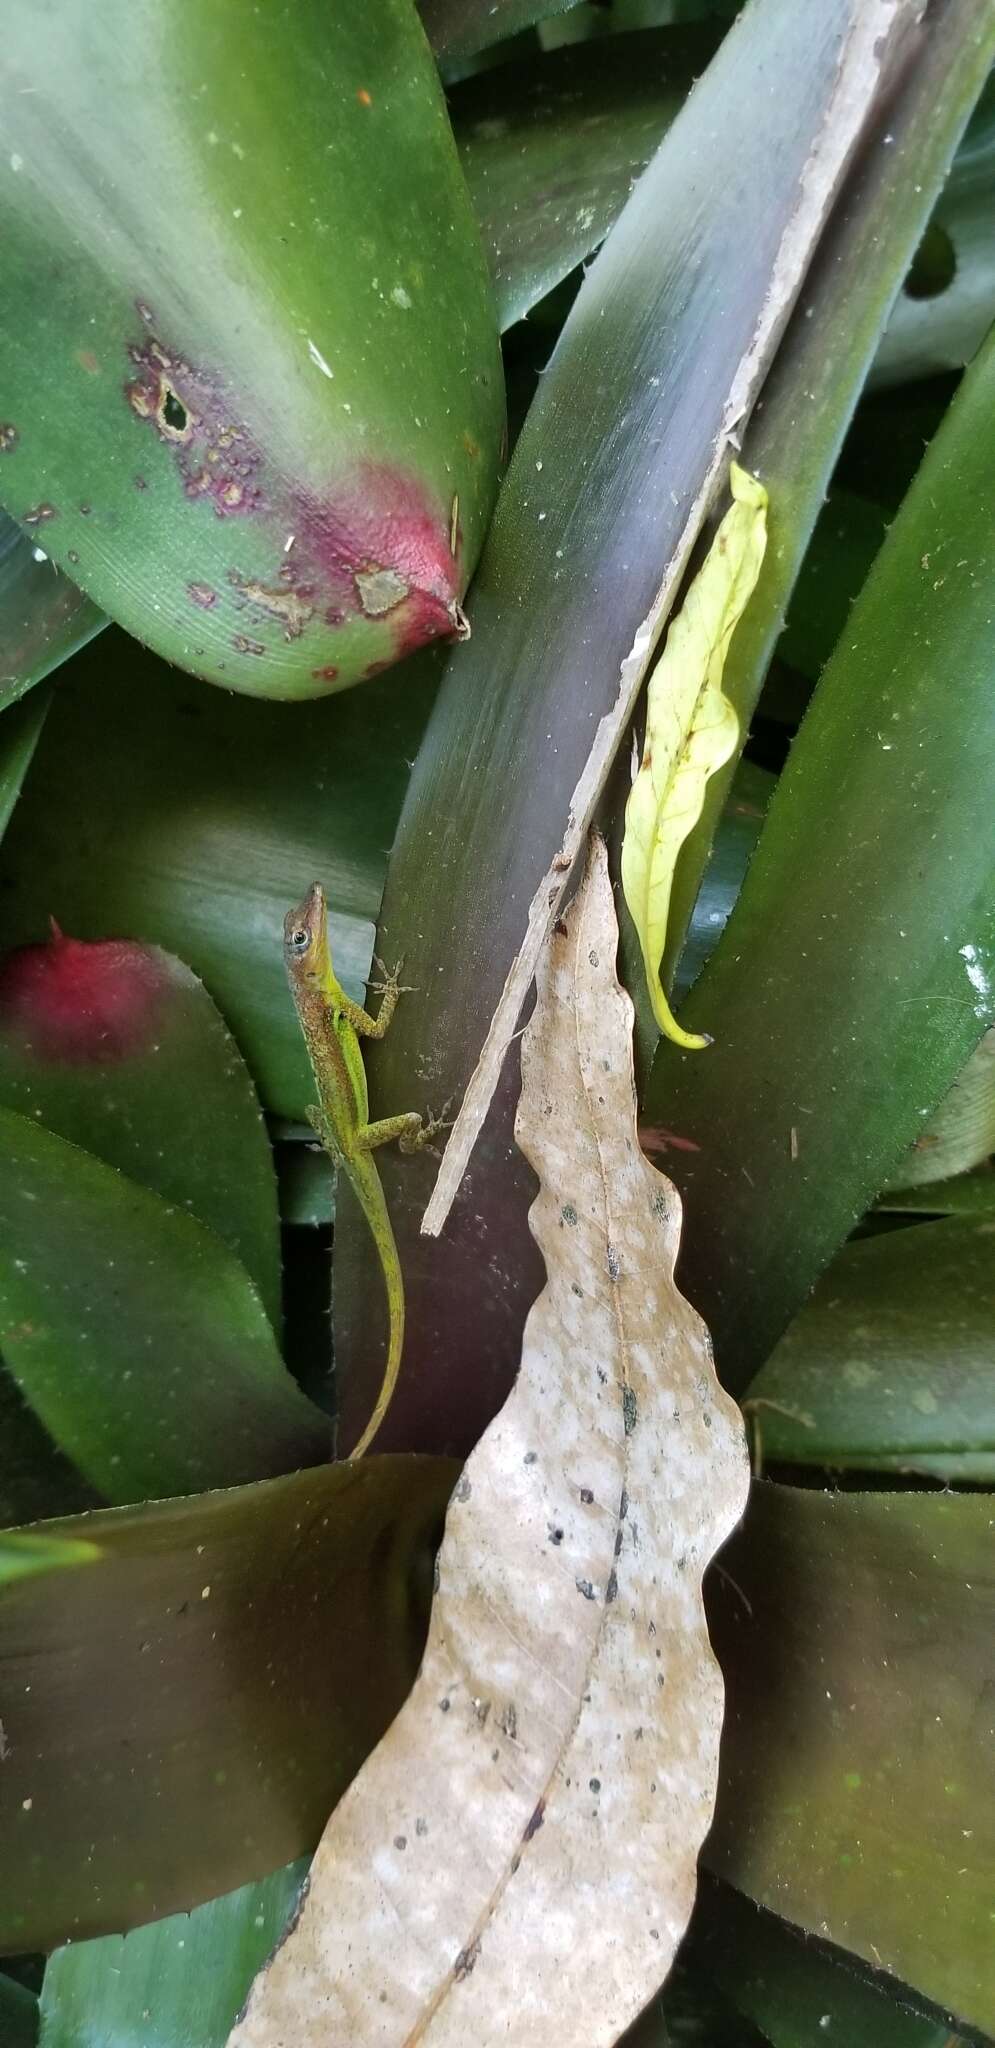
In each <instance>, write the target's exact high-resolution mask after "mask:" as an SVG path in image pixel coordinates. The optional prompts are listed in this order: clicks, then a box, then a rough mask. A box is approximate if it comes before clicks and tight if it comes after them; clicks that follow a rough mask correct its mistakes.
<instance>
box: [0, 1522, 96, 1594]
mask: <svg viewBox="0 0 995 2048" xmlns="http://www.w3.org/2000/svg"><path fill="white" fill-rule="evenodd" d="M99 1556H100V1550H99V1548H98V1546H97V1544H96V1543H88V1542H84V1541H83V1540H82V1539H77V1538H75V1537H70V1536H49V1535H46V1534H45V1533H44V1531H38V1530H34V1529H6V1530H5V1531H4V1533H3V1535H2V1536H0V1586H6V1585H8V1584H9V1582H10V1581H11V1580H12V1579H30V1578H33V1577H34V1576H35V1573H36V1572H53V1571H63V1570H65V1568H66V1566H67V1565H74V1564H92V1563H93V1562H94V1560H95V1559H96V1558H98V1557H99Z"/></svg>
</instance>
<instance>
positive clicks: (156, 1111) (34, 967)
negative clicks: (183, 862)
mask: <svg viewBox="0 0 995 2048" xmlns="http://www.w3.org/2000/svg"><path fill="white" fill-rule="evenodd" d="M0 1104H2V1105H3V1106H4V1107H5V1108H7V1109H14V1110H18V1111H19V1112H20V1113H21V1114H22V1115H23V1116H27V1117H32V1118H33V1119H34V1120H35V1121H36V1122H37V1123H39V1124H42V1125H44V1127H45V1129H46V1130H49V1131H55V1132H56V1133H57V1135H58V1136H59V1137H62V1138H69V1139H71V1141H72V1143H73V1144H74V1145H79V1146H82V1147H83V1149H84V1150H85V1151H88V1152H92V1153H95V1154H96V1156H97V1158H98V1159H103V1160H105V1161H106V1162H107V1164H108V1165H109V1166H118V1167H120V1169H121V1171H122V1173H126V1174H127V1175H128V1176H129V1177H130V1179H131V1180H133V1181H139V1182H140V1183H141V1185H142V1186H143V1187H148V1188H151V1189H152V1190H153V1191H154V1192H155V1193H156V1194H159V1195H164V1196H165V1197H166V1200H167V1201H169V1202H173V1203H175V1204H176V1205H177V1206H182V1207H183V1208H185V1209H187V1210H188V1211H189V1213H190V1215H191V1216H196V1217H198V1218H199V1220H200V1221H201V1222H202V1223H207V1224H209V1225H210V1227H211V1229H212V1230H213V1231H215V1233H216V1234H217V1236H218V1237H220V1238H221V1239H222V1240H223V1242H224V1243H225V1244H227V1245H228V1246H229V1247H230V1249H231V1250H232V1251H233V1252H235V1253H237V1255H238V1256H239V1258H240V1259H241V1260H242V1262H243V1264H244V1265H245V1266H246V1267H247V1269H248V1271H249V1274H250V1276H251V1278H252V1279H253V1281H254V1282H255V1284H256V1286H257V1288H258V1289H259V1292H260V1294H261V1296H262V1300H263V1303H264V1306H265V1308H266V1311H267V1314H268V1315H269V1318H270V1321H271V1322H272V1323H273V1325H274V1327H275V1328H279V1322H280V1241H279V1230H278V1217H277V1207H276V1181H275V1176H274V1172H273V1162H272V1155H271V1152H270V1147H269V1142H268V1140H267V1137H266V1130H265V1126H264V1124H263V1119H262V1114H261V1112H260V1108H259V1103H258V1101H257V1099H256V1095H255V1092H254V1090H253V1087H252V1083H251V1081H250V1079H249V1076H248V1074H247V1072H246V1069H245V1066H244V1064H243V1062H242V1059H241V1057H240V1055H239V1052H238V1048H237V1046H236V1045H235V1044H234V1043H233V1041H232V1038H231V1037H230V1035H229V1033H228V1031H227V1030H226V1028H225V1025H224V1023H223V1022H222V1019H221V1018H220V1016H219V1015H218V1012H217V1010H216V1009H215V1007H214V1004H213V1003H212V1001H211V999H210V996H209V995H208V994H207V991H206V989H205V988H204V987H203V986H202V984H201V983H200V982H199V981H198V980H197V978H196V976H195V975H193V974H191V973H190V970H189V968H187V967H184V965H183V963H182V961H179V960H176V959H174V958H173V957H172V955H171V954H168V953H163V952H160V951H159V949H158V947H151V946H140V945H136V944H135V943H133V942H132V941H130V940H127V939H107V940H104V941H102V942H100V943H98V944H94V945H91V944H87V943H86V942H85V941H81V940H78V939H69V938H66V937H64V936H63V934H62V933H61V932H59V931H58V930H56V932H55V935H54V937H53V938H52V940H51V942H50V943H48V944H47V945H41V946H27V947H24V948H22V949H21V950H20V951H18V952H16V953H12V954H9V955H8V956H7V958H6V960H4V961H2V962H0Z"/></svg>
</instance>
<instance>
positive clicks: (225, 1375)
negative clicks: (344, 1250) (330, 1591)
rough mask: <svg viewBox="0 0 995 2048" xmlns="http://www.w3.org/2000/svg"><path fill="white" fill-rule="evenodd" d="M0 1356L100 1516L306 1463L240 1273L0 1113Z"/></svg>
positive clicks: (309, 1434) (304, 1431) (20, 1121)
mask: <svg viewBox="0 0 995 2048" xmlns="http://www.w3.org/2000/svg"><path fill="white" fill-rule="evenodd" d="M0 1348H2V1351H3V1355H4V1358H5V1360H6V1362H7V1365H8V1367H9V1370H10V1372H11V1374H12V1376H13V1378H14V1379H15V1381H16V1382H17V1385H18V1386H19V1387H20V1389H21V1391H22V1393H23V1394H24V1396H25V1398H26V1400H27V1401H28V1402H29V1403H30V1406H31V1407H32V1408H33V1409H34V1411H35V1414H36V1415H37V1416H38V1417H39V1419H40V1420H41V1421H42V1422H43V1423H44V1425H45V1427H46V1428H47V1429H48V1430H49V1432H50V1434H51V1436H52V1437H53V1438H54V1440H55V1442H56V1443H57V1444H58V1445H59V1447H60V1448H61V1449H62V1450H63V1451H65V1452H66V1453H67V1455H68V1456H69V1457H70V1458H71V1459H72V1461H73V1463H74V1464H75V1465H76V1466H77V1467H78V1469H79V1471H80V1472H82V1473H83V1475H84V1477H85V1478H86V1479H88V1480H89V1481H90V1482H91V1483H92V1484H93V1485H94V1486H96V1487H97V1488H98V1489H99V1491H100V1492H101V1493H102V1494H103V1495H104V1498H105V1499H107V1500H109V1501H136V1500H143V1499H145V1498H146V1497H147V1496H149V1495H153V1496H155V1495H162V1494H182V1493H194V1492H196V1491H197V1490H198V1489H200V1488H203V1487H209V1486H234V1485H237V1484H238V1483H239V1482H240V1481H245V1480H249V1479H257V1478H265V1477H268V1476H269V1475H271V1474H274V1473H277V1472H286V1471H292V1470H294V1469H296V1468H297V1467H299V1466H302V1465H312V1464H317V1463H320V1462H321V1460H323V1459H325V1458H327V1457H328V1456H329V1453H330V1437H329V1428H328V1424H327V1422H326V1420H325V1418H324V1416H323V1415H321V1414H320V1412H319V1411H318V1409H316V1408H314V1407H312V1405H311V1403H310V1402H309V1401H307V1400H306V1399H305V1397H304V1395H303V1394H302V1393H301V1392H300V1390H299V1388H298V1387H297V1385H296V1384H295V1382H294V1381H293V1380H292V1379H291V1377H290V1374H289V1373H288V1372H287V1370H286V1367H285V1366H284V1364H283V1360H282V1359H281V1357H280V1353H279V1351H278V1349H277V1344H276V1339H275V1337H274V1335H273V1330H272V1326H271V1324H270V1323H269V1321H268V1319H267V1317H266V1315H265V1312H264V1310H263V1307H262V1303H261V1302H260V1299H259V1296H258V1294H257V1293H256V1291H255V1289H254V1287H253V1286H252V1283H251V1281H250V1279H249V1276H248V1274H247V1272H246V1270H245V1267H244V1266H243V1265H242V1264H241V1263H240V1261H239V1260H238V1259H237V1258H236V1257H235V1256H234V1254H233V1253H232V1252H230V1251H229V1250H228V1248H227V1246H226V1245H224V1244H222V1242H221V1240H220V1238H218V1237H216V1236H215V1234H214V1232H213V1231H211V1230H209V1229H208V1228H207V1227H206V1225H205V1224H203V1223H200V1222H198V1221H197V1220H196V1219H195V1218H194V1217H193V1216H190V1215H186V1214H184V1213H183V1212H182V1211H181V1210H179V1209H178V1208H176V1207H174V1206H172V1205H170V1204H169V1203H167V1202H166V1201H164V1200H163V1199H162V1198H161V1196H158V1195H154V1194H152V1193H151V1192H150V1191H149V1190H148V1189H147V1188H143V1187H139V1186H138V1185H137V1183H136V1182H135V1181H132V1180H128V1179H127V1178H126V1177H125V1175H124V1174H123V1173H119V1172H118V1171H117V1170H116V1169H115V1168H114V1167H112V1166H106V1165H105V1164H104V1163H103V1161H102V1160H98V1159H94V1158H93V1157H92V1155H91V1154H89V1153H87V1152H82V1151H80V1150H78V1149H77V1147H76V1146H74V1145H70V1144H67V1142H66V1140H65V1139H64V1138H58V1137H55V1136H54V1135H53V1133H52V1132H50V1131H46V1130H44V1129H42V1128H41V1127H39V1126H38V1125H37V1124H36V1123H34V1122H33V1121H30V1120H29V1119H28V1118H26V1117H21V1116H17V1115H16V1114H14V1113H13V1112H12V1111H10V1110H0Z"/></svg>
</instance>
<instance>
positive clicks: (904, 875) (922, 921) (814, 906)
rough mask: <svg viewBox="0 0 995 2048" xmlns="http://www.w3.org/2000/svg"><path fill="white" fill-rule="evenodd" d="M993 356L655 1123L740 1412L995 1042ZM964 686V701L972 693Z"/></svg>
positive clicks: (795, 790) (882, 591) (700, 999)
mask: <svg viewBox="0 0 995 2048" xmlns="http://www.w3.org/2000/svg"><path fill="white" fill-rule="evenodd" d="M993 568H995V335H993V337H992V340H991V342H989V343H988V344H987V345H986V347H985V350H984V351H983V352H982V355H981V356H980V357H979V358H978V361H977V363H976V364H975V365H974V366H973V368H972V370H971V371H970V373H969V374H968V376H967V378H966V379H965V382H964V384H963V385H962V387H961V389H960V391H959V393H958V395H957V397H956V399H955V400H954V402H953V404H952V406H951V408H950V410H949V412H948V414H947V417H946V419H945V420H944V423H943V425H942V427H941V428H940V431H939V433H938V434H937V436H936V438H935V440H934V441H933V443H932V445H931V447H930V449H929V451H928V453H927V455H926V458H925V460H924V462H923V464H922V468H921V469H920V471H919V474H918V476H917V477H916V480H915V482H914V484H913V485H912V488H911V490H910V491H909V493H908V496H907V498H906V500H905V503H904V505H903V506H902V509H901V511H900V513H899V514H898V517H897V518H896V520H895V522H894V524H893V525H892V526H891V528H890V529H889V532H888V535H887V538H886V540H885V542H884V545H883V546H882V548H881V551H880V554H879V555H878V558H877V561H876V562H875V565H874V569H873V571H872V573H871V576H870V578H869V580H868V582H867V584H866V586H865V588H864V590H863V592H862V593H861V596H860V598H859V600H858V602H857V604H856V605H855V606H854V609H853V612H852V614H851V618H850V623H849V626H848V629H847V632H846V634H845V636H844V638H843V641H842V642H841V644H840V646H839V647H838V649H837V651H836V654H835V655H834V656H833V659H832V661H831V662H830V663H829V665H828V667H827V668H826V669H825V671H824V673H823V676H822V679H821V681H820V683H819V685H818V688H817V690H816V692H815V695H814V697H813V699H812V703H811V706H810V708H809V710H808V713H807V714H806V717H805V719H804V722H803V724H802V727H801V730H800V732H799V735H798V738H797V739H796V741H795V743H794V746H793V747H792V750H791V754H790V756H789V759H788V763H787V766H786V767H785V769H784V772H783V774H782V776H781V778H780V782H779V784H778V788H777V790H776V792H775V794H774V797H773V798H772V800H771V804H770V808H769V810H768V813H767V818H766V821H765V824H764V829H763V832H762V834H761V838H760V843H759V846H758V848H757V852H756V854H755V856H754V859H753V861H752V862H751V865H750V870H749V874H748V875H747V878H746V882H745V884H744V886H743V890H742V894H741V895H740V898H739V901H738V903H737V905H736V909H735V911H734V912H733V915H732V918H731V919H730V921H729V925H728V928H727V930H726V932H725V934H724V936H723V939H722V943H721V945H720V946H719V947H718V949H717V951H716V953H715V954H714V955H713V957H712V959H711V961H710V962H709V964H708V966H707V967H706V969H705V971H704V973H703V974H702V976H701V978H700V980H699V981H698V982H697V983H696V985H695V987H694V989H693V990H692V992H691V995H690V996H689V997H688V999H687V1003H686V1005H685V1008H684V1011H683V1013H682V1014H683V1016H684V1019H685V1022H686V1023H687V1025H688V1026H689V1028H693V1026H694V1025H695V1024H696V1023H697V1022H698V1020H699V1019H700V1020H701V1021H702V1022H704V1021H706V1020H707V1023H708V1026H709V1028H710V1029H711V1030H712V1031H713V1032H714V1034H715V1041H716V1042H715V1044H714V1045H713V1046H712V1048H711V1050H710V1051H709V1054H708V1058H707V1059H701V1060H686V1059H685V1060H681V1059H680V1058H679V1057H678V1055H677V1053H676V1051H675V1050H674V1049H672V1048H670V1047H668V1046H667V1045H665V1044H663V1045H661V1047H660V1049H659V1051H658V1053H657V1057H656V1060H655V1061H654V1066H653V1073H652V1076H651V1081H650V1085H649V1087H648V1089H647V1091H646V1098H645V1101H644V1104H643V1116H644V1119H645V1121H646V1122H647V1123H649V1124H653V1123H656V1122H661V1123H665V1124H666V1125H667V1126H668V1128H669V1129H671V1130H676V1131H680V1132H681V1133H682V1134H683V1135H684V1136H685V1137H686V1138H687V1139H689V1140H690V1141H691V1142H692V1144H693V1145H694V1146H695V1147H696V1148H697V1149H696V1150H693V1151H687V1152H682V1153H681V1154H680V1155H679V1156H678V1155H676V1154H675V1155H673V1156H671V1157H669V1159H668V1171H670V1172H672V1174H673V1177H674V1179H675V1181H676V1183H677V1185H678V1187H679V1188H680V1190H681V1193H682V1195H683V1197H684V1203H685V1229H684V1243H683V1252H682V1273H683V1276H684V1284H685V1285H686V1287H687V1290H688V1292H689V1294H690V1296H691V1298H692V1299H693V1300H694V1302H695V1304H696V1306H697V1307H698V1308H699V1309H700V1311H701V1313H702V1314H703V1315H704V1317H705V1320H706V1322H707V1323H708V1326H709V1329H710V1330H711V1333H712V1339H713V1342H714V1344H715V1346H716V1352H717V1356H718V1358H719V1362H720V1369H721V1371H722V1373H723V1375H724V1376H725V1377H726V1378H727V1379H728V1381H729V1383H730V1384H731V1385H732V1386H733V1387H734V1389H740V1388H742V1387H743V1386H745V1385H746V1384H748V1382H749V1380H750V1379H751V1378H752V1376H753V1374H754V1372H755V1371H756V1370H757V1369H758V1367H759V1366H760V1365H761V1364H762V1363H763V1362H764V1360H765V1358H766V1357H767V1356H768V1355H769V1353H770V1350H771V1348H772V1346H773V1345H774V1343H775V1342H776V1341H777V1339H778V1338H779V1337H780V1336H781V1334H782V1332H783V1330H784V1329H785V1328H786V1326H787V1324H788V1323H789V1322H790V1320H791V1317H792V1316H793V1315H794V1314H795V1313H796V1312H797V1310H798V1309H799V1308H800V1307H801V1304H802V1302H803V1301H804V1300H805V1299H806V1297H807V1296H808V1294H809V1292H810V1290H811V1288H812V1285H813V1283H814V1282H815V1280H816V1279H817V1278H818V1276H819V1274H820V1273H821V1272H822V1270H823V1269H824V1267H825V1266H826V1265H827V1264H828V1262H829V1260H830V1258H831V1257H832V1256H833V1253H834V1252H835V1251H836V1250H838V1248H839V1246H840V1245H841V1244H842V1243H843V1241H844V1239H845V1238H846V1237H847V1235H848V1234H849V1232H850V1230H851V1229H852V1227H853V1224H854V1222H855V1221H856V1220H857V1218H858V1217H859V1216H860V1215H861V1214H862V1213H863V1211H864V1210H865V1209H866V1208H867V1207H868V1204H869V1203H870V1202H871V1201H872V1200H873V1198H874V1196H875V1195H876V1193H877V1191H878V1189H879V1188H880V1187H881V1185H882V1183H883V1182H884V1180H885V1179H886V1177H887V1175H888V1174H889V1173H890V1172H891V1171H892V1170H893V1169H894V1167H895V1163H896V1160H898V1159H900V1158H901V1156H902V1154H903V1153H904V1152H905V1151H906V1150H907V1149H908V1147H909V1145H910V1144H911V1143H912V1142H913V1140H914V1139H915V1137H916V1135H917V1133H918V1132H919V1131H920V1130H921V1129H922V1128H923V1126H924V1122H925V1119H926V1118H927V1117H928V1116H929V1115H930V1113H931V1112H932V1110H933V1108H934V1106H935V1104H936V1103H937V1102H938V1101H939V1100H940V1098H941V1097H942V1095H943V1094H944V1093H945V1092H946V1090H947V1089H948V1088H949V1087H950V1085H951V1083H952V1082H953V1080H954V1079H955V1077H956V1075H957V1073H958V1072H959V1071H960V1069H961V1068H962V1067H963V1065H964V1062H965V1060H966V1059H967V1058H968V1056H969V1054H970V1052H971V1051H972V1050H973V1048H974V1046H975V1045H976V1044H977V1041H978V1039H979V1038H980V1037H981V1034H982V1032H983V1031H984V1029H985V1027H986V1025H988V1024H990V1023H991V1022H992V1021H993V1018H995V998H993V996H992V993H991V987H992V983H993V982H995V810H993V807H992V801H991V774H990V761H991V757H992V751H993V748H995V695H993V692H992V689H991V674H992V664H993V662H995V617H993V613H992V606H991V602H990V588H989V585H990V579H991V576H992V573H993ZM952 675H955V676H956V678H957V688H956V689H955V690H952V689H951V686H950V678H951V676H952Z"/></svg>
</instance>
